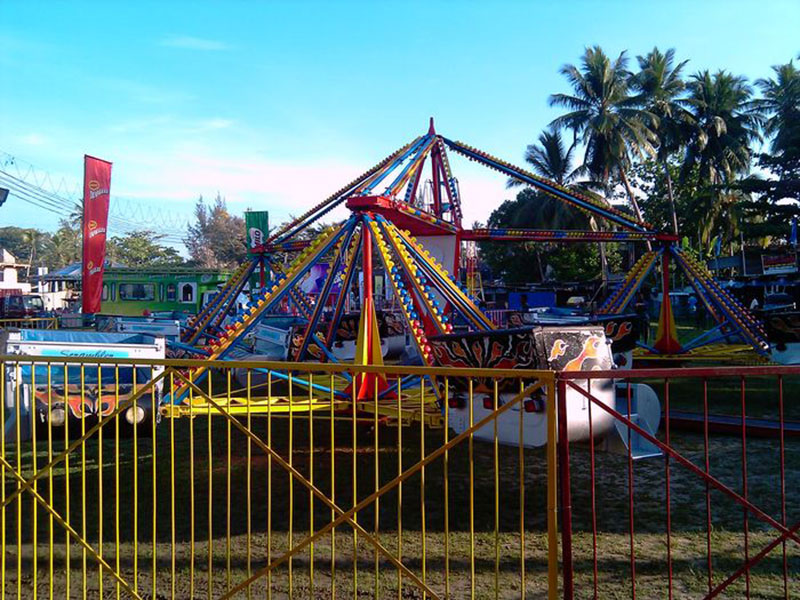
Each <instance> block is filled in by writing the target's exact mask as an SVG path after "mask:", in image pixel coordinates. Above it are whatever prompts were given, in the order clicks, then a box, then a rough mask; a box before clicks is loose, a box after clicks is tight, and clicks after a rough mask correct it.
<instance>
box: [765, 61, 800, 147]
mask: <svg viewBox="0 0 800 600" xmlns="http://www.w3.org/2000/svg"><path fill="white" fill-rule="evenodd" d="M772 70H773V71H774V72H775V77H774V79H759V80H757V81H756V85H757V86H758V87H759V89H760V90H761V95H762V98H761V99H760V100H758V101H757V102H756V103H757V105H758V106H759V108H760V109H761V110H762V111H763V112H764V113H765V115H769V118H767V119H766V120H765V121H764V133H765V134H766V135H767V136H768V137H771V138H772V142H771V144H770V149H771V151H772V152H773V153H774V154H780V153H782V152H785V151H786V150H788V149H790V148H792V147H794V146H795V145H796V143H797V139H798V138H800V70H798V69H797V67H795V66H794V61H791V60H790V61H789V62H788V63H786V64H785V65H778V66H775V67H772Z"/></svg>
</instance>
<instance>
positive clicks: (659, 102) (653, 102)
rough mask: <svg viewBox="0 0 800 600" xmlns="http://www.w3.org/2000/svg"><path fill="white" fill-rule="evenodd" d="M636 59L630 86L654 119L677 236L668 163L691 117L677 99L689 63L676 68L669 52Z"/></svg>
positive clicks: (685, 134) (684, 136)
mask: <svg viewBox="0 0 800 600" xmlns="http://www.w3.org/2000/svg"><path fill="white" fill-rule="evenodd" d="M636 58H637V61H638V62H639V72H638V73H636V74H634V75H633V76H632V77H631V80H630V83H631V87H632V88H633V89H634V90H635V91H636V92H637V93H638V94H639V102H640V103H641V105H642V106H644V107H645V108H646V109H647V110H648V111H649V112H650V113H651V114H652V115H654V116H655V117H656V119H657V124H656V126H655V128H654V132H655V134H656V136H657V149H656V160H657V161H658V164H659V165H660V166H661V168H662V169H663V171H664V177H665V179H664V181H665V183H666V192H667V199H668V200H669V207H670V212H671V217H672V218H671V221H672V230H673V232H674V233H675V235H678V214H677V211H676V209H675V194H674V189H673V187H674V186H673V180H672V175H671V172H670V168H669V159H670V157H671V156H673V155H675V154H676V153H677V152H678V151H679V150H680V149H681V148H682V147H683V146H684V145H685V143H686V141H687V138H688V127H689V126H690V125H691V124H692V123H693V119H692V115H691V114H690V113H689V111H687V110H686V108H685V107H684V102H683V101H682V100H681V98H680V96H681V95H682V94H683V92H684V90H685V88H686V85H685V84H684V81H683V79H682V78H681V71H682V70H683V68H684V67H685V66H686V63H687V62H689V61H686V60H684V61H682V62H680V63H678V64H677V65H676V64H675V50H674V49H673V48H670V49H669V50H667V51H666V52H661V51H660V50H659V49H658V48H653V49H652V50H651V51H650V52H649V53H648V54H647V55H645V56H637V57H636Z"/></svg>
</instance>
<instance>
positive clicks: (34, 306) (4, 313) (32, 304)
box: [0, 294, 44, 319]
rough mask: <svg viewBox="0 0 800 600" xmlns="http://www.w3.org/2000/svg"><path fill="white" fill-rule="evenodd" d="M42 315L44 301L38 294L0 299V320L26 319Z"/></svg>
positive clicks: (7, 296)
mask: <svg viewBox="0 0 800 600" xmlns="http://www.w3.org/2000/svg"><path fill="white" fill-rule="evenodd" d="M43 314H44V301H43V300H42V297H41V296H39V295H38V294H10V295H6V296H3V297H1V298H0V319H26V318H30V317H40V316H42V315H43Z"/></svg>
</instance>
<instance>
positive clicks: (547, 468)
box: [0, 356, 800, 598]
mask: <svg viewBox="0 0 800 600" xmlns="http://www.w3.org/2000/svg"><path fill="white" fill-rule="evenodd" d="M32 361H35V362H32ZM0 364H1V365H2V369H0V400H2V402H0V423H2V424H3V428H2V430H0V550H1V551H2V552H0V579H1V580H2V581H3V586H2V588H0V589H1V590H2V594H4V597H8V598H16V597H39V596H42V597H65V598H72V597H79V596H93V597H117V596H119V597H123V596H124V597H134V598H139V597H142V598H143V597H152V598H155V597H168V598H186V597H191V598H194V597H207V598H231V597H247V598H252V597H258V598H261V597H275V598H279V597H287V596H288V597H297V598H307V597H318V596H322V597H327V596H330V597H334V596H338V597H348V596H352V597H358V596H375V597H408V596H411V597H430V598H448V597H449V598H464V597H473V598H486V597H490V598H491V597H497V598H499V597H514V598H518V597H526V596H527V597H531V598H538V597H544V596H545V595H547V596H548V597H550V598H556V597H558V596H562V595H563V597H565V598H573V597H575V596H578V597H595V598H605V597H613V596H619V595H620V594H624V595H631V596H632V597H636V596H638V597H647V598H649V597H668V598H685V597H706V598H712V597H716V596H718V595H727V596H728V597H785V598H788V597H792V596H793V595H796V594H797V593H798V592H799V591H800V583H798V582H800V546H799V545H798V542H800V534H798V530H799V529H800V522H799V519H800V500H798V498H797V494H796V490H797V489H800V444H798V440H800V405H797V403H796V402H793V401H792V400H793V399H794V398H796V397H797V393H798V391H800V367H736V368H715V369H702V368H701V369H694V368H693V369H643V370H634V371H622V370H617V371H611V372H601V371H579V372H575V371H571V372H559V373H554V372H550V371H523V370H513V371H511V370H507V371H502V370H470V371H465V370H453V369H429V368H422V367H405V366H385V367H355V366H351V365H348V366H342V365H331V364H289V363H287V364H281V363H261V362H228V361H225V362H216V363H208V362H205V361H179V360H162V361H148V362H141V361H132V360H122V359H120V360H112V359H107V360H106V359H103V360H101V361H100V362H98V359H96V358H95V359H64V358H38V357H37V358H32V357H21V356H6V357H0ZM209 365H210V366H211V367H212V368H211V369H209V370H207V371H204V374H203V375H201V374H200V371H199V370H198V368H199V367H201V366H202V367H208V366H209ZM365 377H366V378H367V382H368V385H370V386H371V388H370V389H373V391H374V393H373V394H371V395H370V396H371V397H369V398H366V399H364V396H363V394H360V395H359V396H358V397H360V398H361V399H356V398H357V396H356V395H355V393H356V392H355V391H356V390H357V389H358V390H363V385H364V384H363V379H364V378H365ZM354 383H355V385H353V384H354ZM609 386H612V388H613V389H612V390H611V391H609ZM645 386H647V387H645ZM654 397H657V398H658V399H660V403H661V407H660V408H659V407H658V404H655V405H654V404H653V402H652V400H653V398H654ZM654 406H655V407H656V408H655V410H654V409H653V407H654ZM662 408H663V415H662V411H661V409H662ZM601 434H602V435H601ZM579 440H580V441H579ZM570 441H571V442H572V443H570ZM601 450H602V452H601ZM645 456H647V457H649V458H647V459H642V460H638V459H639V458H641V457H645ZM557 512H559V513H560V514H559V515H558V521H559V522H558V523H557V519H556V516H557ZM557 525H560V529H559V527H557ZM559 542H560V544H559ZM559 550H560V553H559Z"/></svg>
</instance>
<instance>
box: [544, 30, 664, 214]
mask: <svg viewBox="0 0 800 600" xmlns="http://www.w3.org/2000/svg"><path fill="white" fill-rule="evenodd" d="M627 64H628V60H627V58H626V57H625V53H624V52H623V53H621V54H620V55H619V57H618V58H617V59H616V60H615V61H613V62H612V61H611V60H610V59H609V58H608V56H606V55H605V53H604V52H603V50H602V49H601V48H600V47H599V46H594V47H593V48H587V49H586V51H585V52H584V54H583V57H582V59H581V68H578V67H576V66H574V65H564V66H563V67H562V68H561V70H560V72H561V74H562V75H564V76H565V77H566V78H567V81H568V82H569V83H570V85H571V86H572V91H573V93H572V94H553V95H551V96H550V105H551V106H558V107H562V108H566V109H567V110H568V111H569V112H568V113H567V114H564V115H562V116H560V117H558V118H556V119H555V120H554V121H553V122H552V124H551V125H553V126H556V127H566V128H568V129H570V130H572V131H573V132H574V134H575V136H576V139H577V140H580V141H581V142H582V143H583V144H584V146H585V154H584V161H583V166H584V168H585V170H586V171H587V172H588V173H589V174H590V175H591V178H592V179H594V180H595V181H598V182H601V183H602V184H603V186H604V187H605V188H606V189H605V191H606V196H608V195H609V191H610V185H611V183H610V182H611V178H612V177H614V176H618V177H619V179H620V181H621V182H622V184H623V185H624V186H625V190H626V192H627V194H628V199H629V202H630V203H631V206H632V207H633V210H634V212H635V213H636V216H637V217H638V218H639V219H642V211H641V210H640V208H639V203H638V202H637V200H636V196H635V195H634V193H633V189H632V188H631V185H630V182H629V181H628V177H627V174H626V172H627V170H628V169H629V168H630V166H631V160H632V157H633V156H642V155H654V154H655V148H654V145H653V144H654V142H655V141H656V136H655V134H654V133H653V131H652V129H651V127H653V126H655V125H656V123H657V119H656V117H655V116H654V115H653V114H651V113H650V112H648V111H646V110H643V109H641V108H640V106H639V104H640V100H639V99H638V98H635V97H632V96H631V95H630V94H629V87H628V81H629V75H630V74H629V72H628V70H627Z"/></svg>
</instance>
